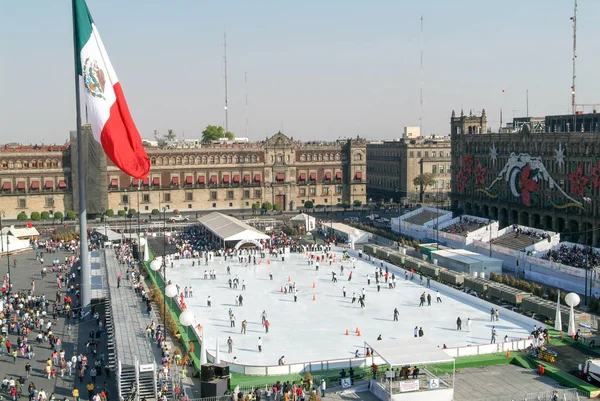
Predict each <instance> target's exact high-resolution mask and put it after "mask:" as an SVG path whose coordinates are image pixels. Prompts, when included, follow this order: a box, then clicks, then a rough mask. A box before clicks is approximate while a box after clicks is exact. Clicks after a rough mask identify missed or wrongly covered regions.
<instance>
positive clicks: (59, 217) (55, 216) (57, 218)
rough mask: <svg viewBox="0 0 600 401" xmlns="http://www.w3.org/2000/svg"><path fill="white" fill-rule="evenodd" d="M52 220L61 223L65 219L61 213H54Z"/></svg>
mask: <svg viewBox="0 0 600 401" xmlns="http://www.w3.org/2000/svg"><path fill="white" fill-rule="evenodd" d="M53 218H54V219H56V220H60V221H62V219H64V218H65V215H64V214H63V212H54V217H53Z"/></svg>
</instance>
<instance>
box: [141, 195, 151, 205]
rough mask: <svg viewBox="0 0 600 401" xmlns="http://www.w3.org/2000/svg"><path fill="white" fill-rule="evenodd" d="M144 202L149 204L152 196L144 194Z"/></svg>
mask: <svg viewBox="0 0 600 401" xmlns="http://www.w3.org/2000/svg"><path fill="white" fill-rule="evenodd" d="M142 202H143V203H149V202H150V194H142Z"/></svg>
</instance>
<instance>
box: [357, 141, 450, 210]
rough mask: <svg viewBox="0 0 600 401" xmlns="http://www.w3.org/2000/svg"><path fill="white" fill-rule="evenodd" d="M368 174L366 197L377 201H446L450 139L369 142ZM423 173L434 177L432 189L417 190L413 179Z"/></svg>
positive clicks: (448, 186)
mask: <svg viewBox="0 0 600 401" xmlns="http://www.w3.org/2000/svg"><path fill="white" fill-rule="evenodd" d="M367 173H368V174H369V178H368V180H367V194H368V197H369V198H373V199H374V200H375V199H383V200H385V201H386V202H387V201H388V200H389V199H393V200H394V201H395V202H400V201H402V202H404V201H407V202H408V201H417V200H419V199H422V200H423V201H425V202H440V201H445V199H447V194H448V192H449V190H450V139H449V138H448V137H419V138H414V139H404V138H402V139H400V140H394V141H377V142H369V143H368V144H367ZM423 173H433V174H435V176H436V184H435V185H434V186H433V187H427V188H420V187H415V185H414V184H413V181H414V179H415V178H416V177H417V176H419V175H420V174H423Z"/></svg>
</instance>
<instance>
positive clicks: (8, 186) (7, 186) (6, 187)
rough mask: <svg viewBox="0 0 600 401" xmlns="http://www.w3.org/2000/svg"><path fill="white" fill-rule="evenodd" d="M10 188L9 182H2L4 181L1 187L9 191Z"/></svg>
mask: <svg viewBox="0 0 600 401" xmlns="http://www.w3.org/2000/svg"><path fill="white" fill-rule="evenodd" d="M10 188H11V186H10V182H4V183H2V189H4V190H7V191H10Z"/></svg>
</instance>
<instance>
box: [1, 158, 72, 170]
mask: <svg viewBox="0 0 600 401" xmlns="http://www.w3.org/2000/svg"><path fill="white" fill-rule="evenodd" d="M0 163H1V164H2V169H4V170H12V169H25V168H59V167H61V166H62V163H61V161H60V160H58V159H46V160H2V161H1V162H0Z"/></svg>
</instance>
